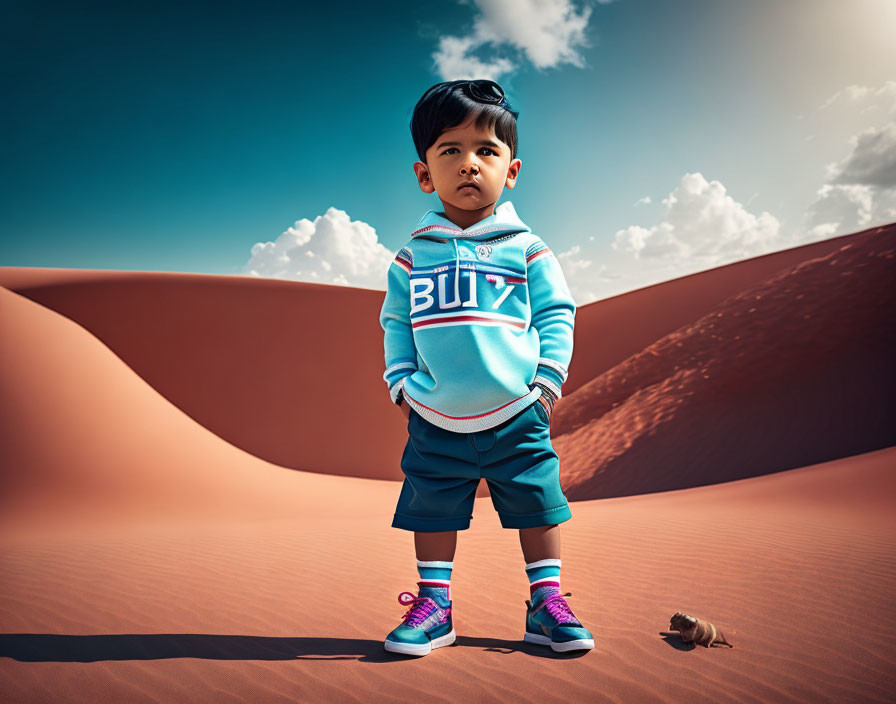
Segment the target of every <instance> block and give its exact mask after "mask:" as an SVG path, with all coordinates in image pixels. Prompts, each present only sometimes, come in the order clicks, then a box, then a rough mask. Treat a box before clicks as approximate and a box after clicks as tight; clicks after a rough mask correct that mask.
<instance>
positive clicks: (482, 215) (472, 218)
mask: <svg viewBox="0 0 896 704" xmlns="http://www.w3.org/2000/svg"><path fill="white" fill-rule="evenodd" d="M442 207H443V209H444V210H443V212H441V213H439V215H442V216H444V217H445V219H447V220H450V221H451V222H453V223H454V224H455V225H457V226H458V227H459V228H460V229H461V230H466V229H467V228H469V227H472V226H473V225H475V224H476V223H477V222H479V221H480V220H485V219H486V218H487V217H489V216H490V215H493V214H494V212H495V204H494V203H490V204H489V205H486V206H484V207H482V208H479V209H478V210H463V209H462V208H457V207H455V206H453V205H451V203H446V202H444V201H442Z"/></svg>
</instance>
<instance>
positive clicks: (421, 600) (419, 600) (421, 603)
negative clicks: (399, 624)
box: [398, 592, 439, 626]
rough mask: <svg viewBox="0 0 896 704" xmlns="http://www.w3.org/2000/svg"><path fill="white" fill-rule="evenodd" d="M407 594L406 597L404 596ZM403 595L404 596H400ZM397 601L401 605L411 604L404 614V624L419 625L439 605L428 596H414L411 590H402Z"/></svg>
mask: <svg viewBox="0 0 896 704" xmlns="http://www.w3.org/2000/svg"><path fill="white" fill-rule="evenodd" d="M405 595H407V597H409V598H407V597H405ZM402 597H405V598H402ZM398 603H399V604H401V605H402V606H407V605H408V604H410V605H411V608H409V609H408V610H407V611H406V612H405V614H404V616H402V618H403V619H405V625H406V626H419V625H420V624H421V623H423V621H425V620H426V617H427V616H429V615H430V614H431V613H433V611H435V610H436V609H438V608H439V605H438V604H437V603H436V602H435V601H434V600H433V599H431V598H430V597H428V596H416V595H415V594H412V593H411V592H402V593H401V594H399V595H398Z"/></svg>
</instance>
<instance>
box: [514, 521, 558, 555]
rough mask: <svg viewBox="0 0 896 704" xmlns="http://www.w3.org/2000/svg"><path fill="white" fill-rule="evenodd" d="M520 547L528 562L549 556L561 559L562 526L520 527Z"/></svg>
mask: <svg viewBox="0 0 896 704" xmlns="http://www.w3.org/2000/svg"><path fill="white" fill-rule="evenodd" d="M520 547H522V548H523V558H525V560H526V562H527V563H529V562H536V561H538V560H545V559H547V558H554V559H557V560H559V559H560V526H559V525H552V526H537V527H535V528H520Z"/></svg>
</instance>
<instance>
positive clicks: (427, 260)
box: [380, 201, 576, 433]
mask: <svg viewBox="0 0 896 704" xmlns="http://www.w3.org/2000/svg"><path fill="white" fill-rule="evenodd" d="M575 313H576V305H575V302H574V301H573V298H572V295H570V292H569V288H568V287H567V285H566V280H565V278H564V277H563V272H562V270H561V269H560V263H559V262H558V261H557V259H556V257H555V256H554V254H553V252H551V250H550V249H548V247H547V245H545V243H544V242H542V240H541V239H540V238H539V237H538V236H537V235H535V234H534V233H533V232H532V231H531V230H530V229H529V227H528V226H527V225H525V224H524V223H523V222H522V221H521V220H520V219H519V217H518V216H517V214H516V211H515V210H514V208H513V204H512V203H511V202H510V201H505V202H504V203H501V205H499V206H498V207H497V208H496V209H495V212H494V213H493V214H492V215H490V216H489V217H487V218H484V219H483V220H480V221H479V222H477V223H476V224H475V225H471V226H470V227H468V228H467V229H462V228H460V227H458V226H457V225H455V224H454V223H453V222H451V221H450V220H448V219H447V218H446V217H445V216H444V214H442V213H438V212H436V211H434V210H430V211H427V213H426V214H425V215H424V216H423V217H422V218H421V220H420V222H419V223H418V224H417V227H416V229H415V230H414V231H413V232H412V233H411V238H410V240H409V241H408V243H407V244H406V245H405V246H404V247H402V248H401V250H399V252H398V254H397V255H396V257H395V259H394V260H393V262H392V263H391V264H390V265H389V272H388V285H387V290H386V298H385V301H384V302H383V307H382V310H381V311H380V325H381V326H382V328H383V331H384V333H385V334H384V338H383V346H384V350H385V358H386V371H385V373H384V374H383V379H384V380H385V381H386V385H387V387H388V388H389V395H390V397H391V399H392V401H393V402H395V403H398V402H399V401H400V399H399V395H402V396H403V397H404V399H405V400H406V401H407V402H408V404H410V406H411V408H413V409H414V410H415V411H416V412H417V413H419V414H420V415H421V416H422V417H423V418H424V419H426V420H427V421H429V422H430V423H432V424H434V425H437V426H439V427H441V428H444V429H446V430H451V431H454V432H463V433H471V432H475V431H477V430H485V429H486V428H491V427H493V426H495V425H498V424H499V423H503V422H504V421H505V420H508V419H509V418H511V417H513V416H514V415H516V414H517V413H519V412H520V411H521V410H522V409H523V408H525V407H526V406H528V405H529V404H531V403H533V402H534V401H535V400H536V399H537V398H538V397H539V396H540V395H541V393H542V391H541V388H540V387H538V386H535V382H536V381H538V382H539V383H541V384H544V385H545V386H546V387H547V388H549V389H551V391H553V392H554V394H555V395H556V397H557V398H560V396H561V395H562V394H561V386H562V385H563V382H565V381H566V377H567V369H568V367H569V362H570V359H571V358H572V348H573V328H574V325H575Z"/></svg>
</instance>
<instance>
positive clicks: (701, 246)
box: [611, 173, 780, 267]
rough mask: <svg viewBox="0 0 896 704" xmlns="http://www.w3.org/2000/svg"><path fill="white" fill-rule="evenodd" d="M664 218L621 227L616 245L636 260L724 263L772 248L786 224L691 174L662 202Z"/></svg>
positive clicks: (700, 176) (705, 264) (715, 183)
mask: <svg viewBox="0 0 896 704" xmlns="http://www.w3.org/2000/svg"><path fill="white" fill-rule="evenodd" d="M662 203H663V205H664V206H666V210H665V212H664V214H663V216H662V220H661V221H660V222H659V223H657V224H655V225H652V226H650V227H642V226H640V225H632V226H630V227H627V228H625V229H624V230H619V231H617V232H616V236H615V240H614V241H613V243H612V244H611V247H612V248H613V249H614V250H616V251H620V252H627V253H629V254H631V255H634V257H635V258H636V259H664V260H667V261H670V262H673V263H675V262H678V263H685V262H686V263H688V264H699V265H700V266H701V267H709V266H718V265H721V264H724V263H727V262H731V261H736V260H739V259H745V258H748V257H753V256H757V255H759V254H764V253H766V252H770V251H772V249H773V248H774V246H775V245H776V244H777V240H778V232H779V227H780V223H779V222H778V220H777V218H775V217H774V216H773V215H771V214H770V213H767V212H763V213H761V214H760V215H758V216H757V215H754V214H752V213H750V212H749V211H747V210H746V208H744V206H743V205H742V204H740V203H738V202H737V201H735V200H734V199H733V198H732V197H731V196H730V195H728V193H727V192H726V189H725V186H723V185H722V184H721V183H719V182H718V181H707V180H706V179H705V178H704V177H703V175H702V174H700V173H686V174H685V175H684V176H682V178H681V181H680V182H679V184H678V185H677V186H676V187H675V189H674V190H673V191H672V192H671V193H670V194H669V195H668V196H667V197H666V198H664V199H663V201H662Z"/></svg>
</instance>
